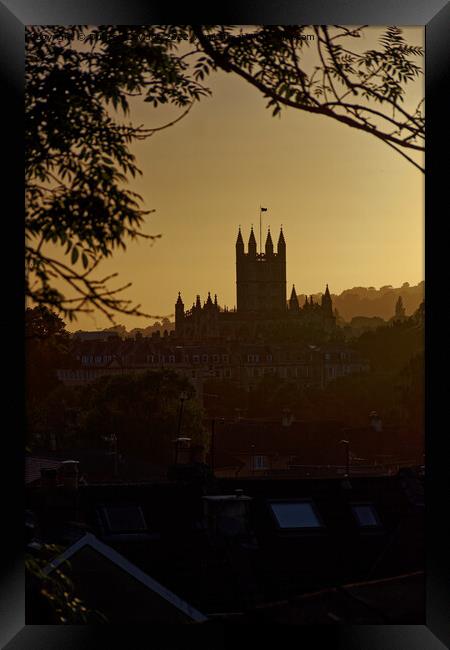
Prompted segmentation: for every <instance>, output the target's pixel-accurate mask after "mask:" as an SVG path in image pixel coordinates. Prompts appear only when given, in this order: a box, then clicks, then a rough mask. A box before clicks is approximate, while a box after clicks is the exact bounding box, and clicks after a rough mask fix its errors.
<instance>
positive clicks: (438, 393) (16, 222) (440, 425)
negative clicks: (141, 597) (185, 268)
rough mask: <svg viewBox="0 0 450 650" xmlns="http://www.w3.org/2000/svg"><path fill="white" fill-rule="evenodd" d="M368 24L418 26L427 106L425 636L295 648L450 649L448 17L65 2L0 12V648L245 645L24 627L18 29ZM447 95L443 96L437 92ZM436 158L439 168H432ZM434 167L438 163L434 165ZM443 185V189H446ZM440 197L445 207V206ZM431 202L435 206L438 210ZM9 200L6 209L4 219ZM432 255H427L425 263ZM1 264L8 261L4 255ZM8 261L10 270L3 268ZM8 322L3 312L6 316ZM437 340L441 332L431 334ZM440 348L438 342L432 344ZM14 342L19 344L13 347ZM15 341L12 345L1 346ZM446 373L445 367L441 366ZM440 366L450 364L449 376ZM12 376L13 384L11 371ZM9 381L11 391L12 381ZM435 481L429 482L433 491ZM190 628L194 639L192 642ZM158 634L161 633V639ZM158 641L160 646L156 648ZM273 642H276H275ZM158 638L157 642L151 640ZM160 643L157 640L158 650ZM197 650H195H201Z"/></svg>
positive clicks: (311, 642)
mask: <svg viewBox="0 0 450 650" xmlns="http://www.w3.org/2000/svg"><path fill="white" fill-rule="evenodd" d="M187 22H189V23H202V24H210V23H214V24H263V23H266V24H347V25H353V24H370V25H390V24H395V25H400V26H402V25H423V26H425V39H426V75H425V84H426V102H427V118H426V119H427V151H426V169H427V172H426V181H425V182H426V194H425V196H426V199H425V270H426V271H425V275H426V282H427V317H426V391H425V399H426V418H427V423H426V455H427V477H426V504H427V505H426V522H427V536H426V539H427V542H426V548H427V551H426V556H427V557H426V576H427V598H426V602H427V607H426V625H411V626H409V625H407V626H404V625H403V626H402V625H391V626H384V625H381V626H373V625H369V626H336V625H332V626H326V627H325V626H320V629H319V628H318V627H316V626H314V628H312V627H309V626H302V627H301V628H297V630H296V632H295V643H296V645H298V646H301V645H303V647H310V648H316V647H317V646H318V645H321V644H322V643H324V644H325V645H326V646H327V647H328V646H333V645H334V647H337V648H340V649H344V648H345V650H356V649H358V650H375V649H376V648H377V649H378V648H380V650H381V649H383V650H403V649H404V650H413V649H414V648H421V649H424V648H430V649H432V650H434V649H436V650H438V649H440V648H443V647H445V646H446V647H450V597H449V591H450V590H449V584H450V570H449V562H448V555H449V549H450V543H449V541H450V540H449V537H448V533H446V532H445V531H446V530H447V528H448V527H447V526H446V525H445V524H446V523H447V520H448V517H447V507H446V505H447V499H448V495H449V494H450V490H449V485H448V472H447V462H448V461H447V457H446V455H445V454H444V453H443V447H442V444H443V442H444V440H445V434H446V433H447V431H446V419H448V415H447V412H446V411H447V409H446V399H445V398H446V389H445V381H444V380H442V381H439V380H438V379H437V372H438V370H439V367H440V366H441V364H442V363H443V361H445V352H446V351H445V350H444V349H443V350H442V353H441V351H440V350H439V349H437V347H439V346H438V343H437V341H439V340H441V341H445V334H444V329H443V327H444V326H445V324H446V322H447V321H446V319H448V316H446V315H445V309H442V302H443V300H444V298H445V297H446V296H445V286H444V279H445V276H443V273H444V270H443V267H442V266H440V265H441V263H442V261H443V260H445V257H444V255H445V253H444V254H442V255H440V254H439V253H438V252H436V250H437V246H436V244H437V242H441V243H442V242H446V241H447V239H446V227H445V226H446V223H445V222H446V218H445V217H446V216H447V215H446V214H445V210H446V194H447V192H445V183H444V174H445V171H446V167H448V165H446V164H445V160H446V157H447V156H448V151H447V150H446V146H447V145H446V137H445V136H446V134H447V131H448V129H446V128H445V124H446V122H445V120H447V121H448V119H449V118H448V115H450V111H449V107H448V100H446V99H445V97H446V94H448V88H449V84H448V81H449V68H450V66H449V57H448V51H449V40H450V39H449V36H448V27H449V25H450V6H449V4H448V3H447V2H445V0H428V1H427V2H423V1H422V2H421V1H420V0H401V1H400V0H382V1H379V2H377V3H373V2H369V1H368V0H347V1H346V2H343V1H340V2H335V1H334V2H333V0H322V2H317V0H316V1H315V0H302V1H300V0H279V1H278V2H276V3H274V2H270V1H269V0H266V1H265V2H259V3H258V4H256V3H250V2H247V3H245V4H244V3H242V1H241V2H239V3H238V2H228V3H223V5H222V6H215V7H213V5H210V6H208V7H206V6H205V7H204V8H203V9H196V8H195V7H194V6H192V5H188V6H187V5H185V6H184V7H183V10H182V11H179V12H178V11H177V10H176V9H175V8H174V7H171V6H168V4H167V3H166V4H163V3H158V4H156V3H151V4H150V3H149V4H147V3H144V2H137V1H135V0H128V1H127V2H121V1H120V0H110V1H109V2H108V3H104V2H100V1H99V0H90V2H89V3H88V2H70V1H69V0H58V1H57V0H55V1H54V2H52V1H51V0H42V1H36V0H34V1H33V0H2V1H0V30H1V35H0V48H1V58H0V61H1V75H2V85H1V88H2V91H3V92H2V104H3V108H4V109H6V116H5V118H4V122H3V125H4V128H3V138H2V144H3V148H2V149H3V151H2V154H3V162H4V166H3V174H5V175H6V177H5V176H3V178H4V179H5V182H4V184H3V188H2V189H3V199H4V201H3V216H4V220H3V226H4V228H3V241H2V244H3V246H2V249H3V250H2V256H1V257H2V262H3V263H4V265H5V268H4V269H3V273H4V275H2V278H3V280H4V281H3V285H2V286H3V287H4V291H5V294H4V306H5V307H6V309H7V317H6V316H5V315H4V316H3V319H2V320H1V321H0V322H1V324H2V325H3V370H4V373H5V375H4V376H6V378H7V382H6V386H5V388H4V390H3V394H2V396H3V397H4V399H5V402H4V407H3V409H2V413H3V416H4V417H3V418H2V420H3V421H4V422H6V421H7V420H8V418H7V416H8V415H9V416H10V423H9V426H8V427H6V428H5V429H4V432H3V433H4V436H3V442H2V449H1V456H2V459H3V463H2V471H1V476H2V481H3V490H2V518H1V524H0V525H1V528H2V541H3V545H2V546H3V550H2V552H1V555H0V557H1V562H2V575H1V586H0V645H1V647H5V648H8V650H18V649H19V648H20V649H22V648H26V649H28V648H30V650H31V649H33V650H41V649H42V650H44V648H45V650H53V649H55V650H56V649H58V650H60V649H61V648H67V649H70V648H91V647H92V648H103V647H105V648H110V647H115V646H120V647H122V646H123V647H130V648H133V649H134V648H141V647H142V648H144V647H145V648H148V647H161V648H178V647H186V645H187V644H188V645H190V640H191V639H192V640H193V643H194V642H195V644H198V643H200V641H199V639H200V636H199V635H198V633H197V628H198V627H200V628H202V635H201V636H202V639H204V640H205V647H209V648H219V647H225V645H228V642H229V641H230V644H231V639H232V637H236V639H237V638H239V640H240V641H241V642H242V640H243V639H245V638H246V636H247V635H246V634H243V632H242V628H240V627H238V628H234V630H233V631H232V630H230V629H229V628H226V627H225V626H220V627H219V626H218V625H215V624H212V626H209V627H208V625H206V626H187V628H185V629H183V632H182V636H181V635H180V634H179V633H176V632H175V631H174V630H173V629H172V630H164V631H163V633H162V634H157V632H156V630H154V631H151V632H144V634H143V635H142V631H139V630H136V629H130V628H129V627H127V626H125V629H124V630H122V628H121V627H119V628H115V629H114V630H113V631H111V628H110V627H109V626H97V627H89V626H25V625H24V621H25V615H24V606H25V597H24V562H23V559H24V558H23V541H22V540H23V504H22V497H23V493H24V487H23V469H24V453H23V451H24V433H23V432H24V430H25V427H24V415H23V414H24V390H23V384H24V381H23V377H24V353H23V330H24V328H23V298H22V296H23V295H24V278H23V214H24V209H23V81H24V28H25V25H29V24H37V25H39V24H41V25H48V24H136V25H138V24H171V23H175V24H184V23H187ZM446 91H447V92H446ZM440 154H442V156H440ZM441 161H442V162H441ZM447 183H448V181H447ZM444 192H445V196H444ZM439 197H441V198H442V199H443V202H442V204H441V205H442V207H441V208H438V206H439ZM8 198H9V199H11V200H12V201H11V203H12V205H11V209H10V210H8V211H6V208H5V207H4V206H5V204H6V200H7V199H8ZM431 246H433V252H432V251H431ZM7 253H8V254H9V255H7ZM8 257H9V259H8ZM3 314H5V311H4V312H3ZM440 328H442V330H440ZM441 337H442V338H441ZM16 338H17V340H15V339H16ZM13 339H14V345H13V344H10V341H11V340H13ZM444 365H445V363H444ZM447 365H448V364H447ZM15 370H17V371H18V372H17V373H15V372H14V371H15ZM14 374H16V379H15V380H14V381H13V380H12V377H13V376H14ZM430 477H432V479H430ZM193 628H196V631H195V632H194V631H192V630H193ZM160 632H161V631H160ZM155 634H157V636H155ZM272 635H273V636H272ZM260 636H261V638H264V639H265V640H266V642H267V641H269V642H270V641H273V643H277V644H283V645H284V643H286V644H287V643H291V642H290V641H288V639H290V638H291V636H290V633H289V632H286V633H285V631H284V630H278V631H275V632H273V631H270V630H268V629H267V628H263V629H262V630H259V631H258V630H252V631H251V635H250V637H249V641H247V643H248V642H251V643H252V645H255V644H256V643H258V642H259V637H260ZM157 638H158V641H156V639H157ZM160 639H162V640H160ZM201 644H202V645H203V641H202V643H201Z"/></svg>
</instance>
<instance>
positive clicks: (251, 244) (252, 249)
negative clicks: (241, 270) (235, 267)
mask: <svg viewBox="0 0 450 650" xmlns="http://www.w3.org/2000/svg"><path fill="white" fill-rule="evenodd" d="M248 253H249V255H256V239H255V233H254V232H253V226H252V228H251V230H250V237H249V239H248Z"/></svg>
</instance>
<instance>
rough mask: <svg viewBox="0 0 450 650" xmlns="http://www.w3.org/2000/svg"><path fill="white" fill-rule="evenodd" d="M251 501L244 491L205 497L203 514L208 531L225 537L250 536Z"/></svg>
mask: <svg viewBox="0 0 450 650" xmlns="http://www.w3.org/2000/svg"><path fill="white" fill-rule="evenodd" d="M251 500H252V498H251V497H248V496H246V495H245V494H244V493H243V491H242V490H235V492H234V494H222V495H213V496H204V497H203V514H204V518H205V521H206V524H207V527H208V530H209V531H210V532H211V533H212V534H213V535H220V536H224V537H240V536H246V535H248V534H249V532H250V525H249V505H250V502H251Z"/></svg>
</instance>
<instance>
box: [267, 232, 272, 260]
mask: <svg viewBox="0 0 450 650" xmlns="http://www.w3.org/2000/svg"><path fill="white" fill-rule="evenodd" d="M266 255H273V241H272V237H271V234H270V226H269V230H268V231H267V238H266Z"/></svg>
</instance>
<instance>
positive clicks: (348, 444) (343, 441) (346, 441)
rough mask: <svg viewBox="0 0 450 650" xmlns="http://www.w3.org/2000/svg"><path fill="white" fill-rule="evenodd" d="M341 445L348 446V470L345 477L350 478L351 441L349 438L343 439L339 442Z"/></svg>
mask: <svg viewBox="0 0 450 650" xmlns="http://www.w3.org/2000/svg"><path fill="white" fill-rule="evenodd" d="M339 444H340V445H341V444H342V445H345V446H346V471H345V477H346V478H348V477H349V476H350V441H349V440H341V441H340V442H339Z"/></svg>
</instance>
